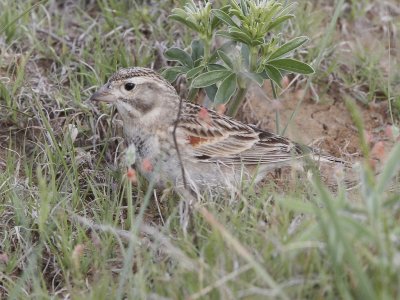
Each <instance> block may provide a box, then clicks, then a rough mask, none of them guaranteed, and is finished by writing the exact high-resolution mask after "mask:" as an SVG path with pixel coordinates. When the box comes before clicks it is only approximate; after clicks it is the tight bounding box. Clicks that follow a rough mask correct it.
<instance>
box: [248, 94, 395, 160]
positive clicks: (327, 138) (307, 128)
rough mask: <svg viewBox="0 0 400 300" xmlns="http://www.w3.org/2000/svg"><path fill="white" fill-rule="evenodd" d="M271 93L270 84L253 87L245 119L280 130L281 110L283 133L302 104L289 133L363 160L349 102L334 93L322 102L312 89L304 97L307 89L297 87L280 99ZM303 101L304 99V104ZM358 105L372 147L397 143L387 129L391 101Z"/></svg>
mask: <svg viewBox="0 0 400 300" xmlns="http://www.w3.org/2000/svg"><path fill="white" fill-rule="evenodd" d="M269 94H270V91H269V86H264V87H263V88H259V87H253V89H252V90H251V91H250V96H249V99H248V101H247V103H246V105H245V107H244V110H243V112H242V115H241V118H243V120H245V121H247V122H249V123H257V125H259V126H260V127H261V128H263V129H266V130H273V131H276V111H277V110H278V111H279V120H280V132H282V129H283V128H284V127H285V126H286V125H287V124H288V122H289V120H290V117H291V115H292V113H293V111H295V110H296V106H298V107H297V112H296V113H295V115H294V117H293V119H292V120H291V121H290V122H289V126H288V128H287V131H286V132H285V136H287V137H289V138H291V139H292V140H294V141H298V142H301V143H303V144H306V145H311V146H313V147H316V148H320V149H322V150H323V151H324V152H326V153H329V154H331V155H334V156H336V157H342V158H344V159H347V160H352V161H357V160H358V159H359V156H361V150H360V138H359V137H360V133H359V132H358V130H357V128H356V126H355V125H354V122H353V120H352V117H351V114H350V112H349V111H348V108H347V107H346V104H345V101H343V100H340V101H338V100H335V99H333V97H331V96H330V95H320V97H321V98H324V99H329V100H324V102H319V103H318V102H316V101H315V100H314V99H312V97H311V95H310V92H307V93H306V95H305V97H303V94H304V90H302V89H298V90H296V88H290V89H289V90H288V91H286V92H285V93H284V94H283V95H281V96H280V97H279V100H271V99H270V98H269V99H268V95H269ZM323 96H325V97H323ZM326 96H327V97H326ZM302 98H303V100H302ZM299 101H301V103H300V105H299ZM356 106H357V108H358V110H359V112H360V114H361V115H362V119H363V122H364V128H365V134H366V137H367V140H368V141H369V143H370V146H371V147H372V148H373V147H374V145H376V144H377V143H379V144H381V142H382V143H383V145H384V148H385V149H386V150H389V149H390V148H391V147H392V146H393V144H394V142H393V139H391V138H390V137H388V136H387V128H388V126H390V125H391V124H389V123H388V120H389V117H388V113H387V110H388V106H387V102H386V101H381V102H375V103H371V104H370V105H368V106H367V105H362V104H360V103H356ZM256 120H258V121H256ZM386 152H388V151H386ZM357 157H358V159H357Z"/></svg>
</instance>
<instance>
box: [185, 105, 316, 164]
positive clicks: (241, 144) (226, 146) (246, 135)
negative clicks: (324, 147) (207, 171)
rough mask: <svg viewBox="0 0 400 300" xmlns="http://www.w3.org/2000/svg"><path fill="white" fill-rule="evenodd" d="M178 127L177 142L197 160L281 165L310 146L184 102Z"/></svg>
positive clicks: (302, 154) (301, 154)
mask: <svg viewBox="0 0 400 300" xmlns="http://www.w3.org/2000/svg"><path fill="white" fill-rule="evenodd" d="M178 130H179V137H180V140H181V142H180V143H185V144H186V145H187V146H186V147H185V148H186V149H188V153H189V155H190V156H191V157H193V159H195V160H197V161H204V162H206V161H208V162H217V161H218V162H222V163H225V164H246V165H257V164H273V165H275V164H276V165H282V164H285V163H289V161H291V160H293V159H295V158H300V157H302V156H304V155H305V153H306V152H308V151H307V149H310V148H308V147H306V146H305V147H304V148H303V147H301V146H300V145H298V144H295V143H293V142H291V141H290V140H289V139H286V138H284V137H281V136H278V135H275V134H273V133H270V132H267V131H262V130H260V129H258V128H256V127H252V126H250V125H246V124H243V123H241V122H239V121H236V120H234V119H231V118H229V117H227V116H224V115H220V114H218V113H217V112H215V111H213V110H208V109H206V108H204V107H201V106H198V105H194V104H190V103H185V106H184V108H183V110H182V114H181V117H180V119H179V123H178Z"/></svg>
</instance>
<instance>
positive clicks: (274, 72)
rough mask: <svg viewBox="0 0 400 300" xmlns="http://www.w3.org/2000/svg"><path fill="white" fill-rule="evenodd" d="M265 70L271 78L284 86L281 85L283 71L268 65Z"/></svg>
mask: <svg viewBox="0 0 400 300" xmlns="http://www.w3.org/2000/svg"><path fill="white" fill-rule="evenodd" d="M264 70H265V72H266V73H267V75H268V77H269V79H271V80H272V81H273V82H275V83H276V84H277V85H278V86H279V87H282V86H281V81H282V74H281V72H279V70H278V69H277V68H275V67H273V66H269V65H266V66H265V69H264Z"/></svg>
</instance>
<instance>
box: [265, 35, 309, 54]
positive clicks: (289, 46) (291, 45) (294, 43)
mask: <svg viewBox="0 0 400 300" xmlns="http://www.w3.org/2000/svg"><path fill="white" fill-rule="evenodd" d="M307 41H308V38H307V37H306V36H299V37H297V38H294V39H293V40H291V41H289V42H287V43H285V44H283V45H282V46H280V47H279V48H278V49H277V50H275V52H273V53H272V54H271V56H270V59H275V58H278V57H281V56H283V55H285V54H286V53H289V52H290V51H293V50H294V49H296V48H298V47H300V46H301V45H303V44H304V43H305V42H307Z"/></svg>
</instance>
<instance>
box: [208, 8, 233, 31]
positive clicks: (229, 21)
mask: <svg viewBox="0 0 400 300" xmlns="http://www.w3.org/2000/svg"><path fill="white" fill-rule="evenodd" d="M211 11H212V13H213V14H214V16H216V17H217V18H218V19H220V20H221V21H222V22H224V23H225V24H226V25H228V26H233V27H236V28H237V27H238V25H237V24H236V23H235V22H234V21H233V20H232V19H231V17H230V16H229V15H228V14H227V13H225V12H223V11H222V10H220V9H213V10H211Z"/></svg>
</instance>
